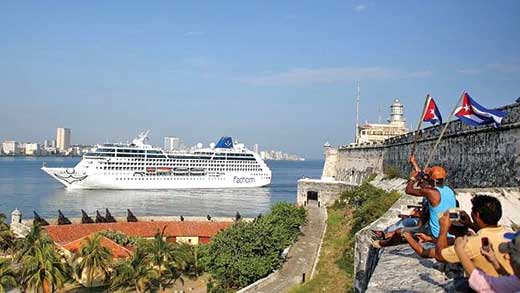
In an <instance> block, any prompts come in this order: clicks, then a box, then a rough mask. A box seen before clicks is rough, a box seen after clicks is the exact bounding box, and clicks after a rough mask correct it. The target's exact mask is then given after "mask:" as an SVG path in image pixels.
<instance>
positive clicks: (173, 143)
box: [164, 136, 181, 152]
mask: <svg viewBox="0 0 520 293" xmlns="http://www.w3.org/2000/svg"><path fill="white" fill-rule="evenodd" d="M180 149H181V139H180V138H178V137H173V136H165V137H164V151H166V152H173V151H179V150H180Z"/></svg>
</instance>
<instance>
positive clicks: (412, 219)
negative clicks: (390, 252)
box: [372, 201, 428, 248]
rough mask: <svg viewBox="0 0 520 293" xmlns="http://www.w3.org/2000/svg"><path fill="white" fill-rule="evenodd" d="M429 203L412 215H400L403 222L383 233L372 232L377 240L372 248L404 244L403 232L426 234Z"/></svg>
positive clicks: (400, 221) (423, 204) (416, 209)
mask: <svg viewBox="0 0 520 293" xmlns="http://www.w3.org/2000/svg"><path fill="white" fill-rule="evenodd" d="M427 208H428V206H427V202H426V201H423V203H422V206H421V207H420V208H418V207H416V208H414V209H413V211H412V213H411V214H410V215H409V216H408V215H399V217H401V220H399V221H398V222H397V223H395V224H393V225H390V226H389V227H387V228H386V229H385V230H383V231H377V230H372V233H373V234H374V238H375V240H374V241H373V242H372V246H373V247H375V248H381V247H387V246H392V245H396V244H399V243H402V242H403V239H402V236H401V233H400V232H401V231H414V232H426V230H425V229H427V226H428V225H424V223H427V222H428V210H427Z"/></svg>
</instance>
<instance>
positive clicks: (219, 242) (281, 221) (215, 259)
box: [202, 203, 306, 290]
mask: <svg viewBox="0 0 520 293" xmlns="http://www.w3.org/2000/svg"><path fill="white" fill-rule="evenodd" d="M305 216H306V214H305V210H304V209H302V208H297V207H295V206H294V205H292V204H289V203H277V204H275V205H274V206H273V207H272V209H271V213H269V214H268V215H266V216H263V217H259V218H258V219H257V220H256V221H254V222H244V221H239V222H237V223H235V224H234V225H232V226H231V227H229V228H227V229H225V230H223V231H221V232H219V233H218V234H217V235H216V236H215V237H214V238H213V239H212V240H211V242H210V243H209V245H208V246H207V248H205V249H207V251H206V253H204V256H203V258H202V260H203V264H204V266H205V268H206V269H207V270H208V271H209V272H210V273H211V274H212V275H213V277H214V278H215V279H216V280H217V281H218V282H217V284H219V286H220V285H222V286H224V287H225V288H239V287H243V286H246V285H248V284H251V283H252V282H254V281H256V280H258V279H260V278H263V277H265V276H267V275H268V274H270V273H271V272H272V271H274V270H276V269H278V268H279V267H280V265H281V264H282V262H283V259H282V257H281V253H282V251H283V250H284V249H285V248H286V247H287V246H289V245H290V244H291V243H292V242H293V241H294V240H295V239H296V238H297V237H298V235H299V234H300V226H301V225H302V224H303V223H304V222H305ZM205 249H204V250H205ZM212 290H213V289H212Z"/></svg>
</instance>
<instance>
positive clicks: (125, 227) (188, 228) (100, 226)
mask: <svg viewBox="0 0 520 293" xmlns="http://www.w3.org/2000/svg"><path fill="white" fill-rule="evenodd" d="M232 224H233V222H194V221H182V222H181V221H175V222H163V221H158V222H135V223H128V222H118V223H96V224H72V225H51V226H44V227H43V228H45V229H46V230H47V232H48V233H49V236H50V237H51V238H52V239H53V240H54V242H56V243H59V244H63V243H68V242H71V241H74V240H77V239H79V238H83V237H85V236H88V235H90V234H92V233H95V232H99V231H105V230H110V231H118V232H121V233H124V234H126V235H127V236H138V237H153V236H154V235H155V234H156V233H157V231H162V229H163V227H166V229H165V231H164V234H165V236H175V237H213V236H215V235H216V234H217V233H218V232H219V231H220V230H223V229H225V228H227V227H229V226H230V225H232Z"/></svg>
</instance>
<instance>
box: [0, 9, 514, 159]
mask: <svg viewBox="0 0 520 293" xmlns="http://www.w3.org/2000/svg"><path fill="white" fill-rule="evenodd" d="M519 9H520V3H519V2H518V1H503V2H500V5H498V4H496V3H493V2H487V1H458V2H456V3H453V2H450V1H441V2H434V3H422V2H414V1H405V2H398V3H393V2H377V1H327V2H324V3H321V4H320V5H319V6H318V5H316V4H315V3H312V2H300V3H298V5H294V4H291V3H288V2H286V3H279V2H271V3H260V2H258V3H243V2H229V3H226V4H222V3H212V2H207V3H206V4H205V5H201V4H200V3H198V4H197V3H170V2H157V3H156V4H154V5H153V6H152V5H150V4H148V3H124V5H121V4H120V3H104V2H97V1H93V2H89V3H59V4H58V3H55V4H45V5H44V4H40V3H34V2H33V3H29V2H26V3H20V2H7V3H5V4H4V5H3V7H2V10H1V11H0V19H1V21H0V22H1V23H2V26H0V33H1V34H2V35H3V36H4V41H3V42H2V45H1V46H0V55H1V56H2V58H0V65H1V66H0V88H2V90H1V91H0V102H1V103H2V107H1V108H0V116H1V117H3V119H4V124H3V125H2V127H1V128H0V140H1V141H4V140H16V141H31V140H37V141H43V140H44V139H46V138H50V137H54V130H55V129H56V128H57V127H61V126H63V125H67V127H70V128H71V129H73V130H74V139H73V140H74V141H75V143H78V144H87V143H102V142H105V141H107V140H109V141H127V140H131V139H132V138H133V137H134V136H135V135H136V134H137V133H138V132H139V131H141V130H143V129H151V131H152V132H151V142H152V143H153V144H154V145H162V139H163V137H164V136H167V135H169V134H170V133H175V134H176V135H178V136H179V137H183V138H184V139H185V140H186V141H187V142H189V143H190V144H191V143H197V142H199V141H202V142H210V141H215V140H217V139H218V138H219V137H220V136H223V135H226V136H233V137H237V138H240V139H241V140H242V141H244V142H246V143H248V144H250V145H251V144H252V143H254V142H259V141H261V142H263V145H265V146H266V148H269V149H284V150H285V151H287V152H291V153H297V154H301V155H303V156H304V157H306V158H322V146H323V144H324V143H325V142H327V141H329V142H330V143H331V144H333V145H342V144H345V143H350V142H352V141H353V137H354V123H355V111H354V106H355V96H356V83H357V82H360V84H361V108H360V121H361V122H364V121H377V120H378V119H377V117H378V116H379V115H380V114H379V113H378V111H377V109H378V108H379V107H380V108H381V109H382V110H381V113H382V116H383V118H386V116H387V113H388V109H389V108H388V107H389V106H390V104H391V102H392V101H393V99H395V98H399V99H400V100H401V101H402V103H403V104H404V107H405V117H406V118H407V121H408V124H407V126H409V125H410V124H411V123H414V124H415V123H416V121H417V119H418V116H419V112H420V110H421V107H422V104H423V101H424V97H425V96H426V94H428V93H429V94H431V95H432V96H433V97H434V98H435V100H436V101H437V103H438V105H439V107H440V109H441V111H442V114H443V115H444V116H448V114H449V113H450V111H451V110H452V108H453V106H454V103H455V102H456V100H457V98H458V96H459V95H460V93H461V91H462V90H467V91H468V92H469V93H470V94H471V95H472V96H474V97H475V98H476V99H478V101H479V102H480V103H482V104H483V105H485V106H487V107H490V108H493V107H499V106H503V105H506V104H511V103H513V102H514V101H515V99H516V98H517V97H518V96H520V93H519V88H518V84H520V56H519V55H518V52H519V51H520V31H519V30H517V29H516V28H517V27H519V25H520V20H519V19H518V17H517V16H516V12H517V11H519ZM49 11H52V13H48V12H49ZM475 19H479V21H474V20H475ZM397 20H398V21H397Z"/></svg>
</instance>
